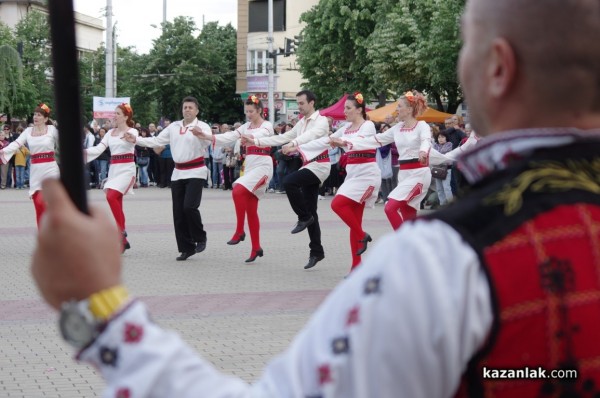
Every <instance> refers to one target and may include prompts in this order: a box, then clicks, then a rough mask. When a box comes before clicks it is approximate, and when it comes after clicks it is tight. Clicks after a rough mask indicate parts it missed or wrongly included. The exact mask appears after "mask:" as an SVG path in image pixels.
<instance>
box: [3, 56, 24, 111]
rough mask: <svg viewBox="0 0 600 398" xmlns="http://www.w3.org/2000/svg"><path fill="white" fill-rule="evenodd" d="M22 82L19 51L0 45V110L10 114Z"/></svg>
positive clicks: (21, 65)
mask: <svg viewBox="0 0 600 398" xmlns="http://www.w3.org/2000/svg"><path fill="white" fill-rule="evenodd" d="M22 83H23V64H22V63H21V58H20V57H19V53H18V52H17V50H15V49H14V48H13V47H11V46H9V45H2V46H0V112H2V113H8V115H9V116H10V115H12V114H13V112H14V108H15V103H16V101H17V99H18V93H19V91H20V90H21V86H22Z"/></svg>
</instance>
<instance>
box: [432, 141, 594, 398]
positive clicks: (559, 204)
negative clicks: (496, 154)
mask: <svg viewBox="0 0 600 398" xmlns="http://www.w3.org/2000/svg"><path fill="white" fill-rule="evenodd" d="M574 146H576V145H574ZM578 147H580V148H579V151H574V154H575V156H574V157H573V158H572V159H571V160H569V161H567V160H566V159H564V153H561V149H557V150H550V151H544V152H545V153H544V154H543V157H537V158H534V159H529V160H526V161H521V162H519V164H518V165H515V167H513V168H512V169H511V170H508V171H505V172H502V173H496V174H495V175H492V176H490V177H488V178H487V179H486V180H485V181H483V182H482V183H480V184H478V186H476V188H477V189H476V190H475V191H474V193H473V194H472V195H468V196H467V197H466V198H465V200H464V201H463V200H462V199H461V201H459V202H458V203H457V205H456V206H453V207H450V208H449V209H448V212H440V213H439V214H434V215H433V216H432V217H433V218H439V219H441V220H443V221H445V222H447V223H449V224H450V225H452V226H453V227H454V228H456V230H457V231H458V232H459V233H461V235H462V236H463V237H464V238H465V240H466V241H467V242H469V243H470V244H471V245H472V246H473V248H474V249H475V250H476V251H477V252H478V253H479V255H480V259H481V263H482V266H483V267H484V269H485V270H486V273H487V275H488V278H489V281H490V286H491V290H492V295H493V297H492V302H493V304H494V307H495V321H494V326H493V329H492V332H491V334H490V336H489V338H488V344H487V345H486V347H484V348H483V349H482V350H481V351H480V352H479V353H478V354H477V355H476V356H475V357H474V358H473V359H472V360H471V362H470V364H469V367H468V370H467V372H465V374H464V377H463V382H462V384H461V386H460V388H459V390H458V392H457V396H470V397H494V398H496V397H511V398H512V397H517V398H521V397H560V398H562V397H598V396H600V194H598V192H600V170H596V169H598V168H600V158H598V157H597V156H598V155H600V150H599V149H600V148H598V146H597V145H594V147H593V148H587V149H586V148H583V147H581V145H579V146H578ZM567 152H569V151H567ZM586 153H587V154H588V155H589V157H588V158H587V159H586V158H585V155H586ZM596 154H598V155H596ZM517 370H519V372H517ZM573 370H574V371H576V372H577V375H576V377H573V374H572V373H571V374H566V372H565V371H573ZM552 371H560V374H562V375H564V376H567V377H565V378H553V377H552V376H556V373H552ZM540 372H541V374H543V375H544V376H545V378H543V377H542V378H537V376H538V375H539V374H540ZM544 372H545V373H544ZM490 376H492V377H494V376H496V377H503V378H494V379H492V378H490ZM512 376H516V378H509V377H512ZM529 376H533V377H534V378H529Z"/></svg>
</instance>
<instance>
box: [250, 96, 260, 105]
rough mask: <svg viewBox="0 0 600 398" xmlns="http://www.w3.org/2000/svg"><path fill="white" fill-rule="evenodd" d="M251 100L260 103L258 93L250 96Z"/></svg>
mask: <svg viewBox="0 0 600 398" xmlns="http://www.w3.org/2000/svg"><path fill="white" fill-rule="evenodd" d="M250 101H252V102H254V103H255V104H256V105H258V97H257V96H256V95H251V96H250Z"/></svg>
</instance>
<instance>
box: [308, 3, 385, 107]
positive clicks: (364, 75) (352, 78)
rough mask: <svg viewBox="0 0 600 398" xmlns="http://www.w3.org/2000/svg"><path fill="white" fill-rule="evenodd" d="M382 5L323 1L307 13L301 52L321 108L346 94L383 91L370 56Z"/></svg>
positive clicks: (309, 86) (310, 87)
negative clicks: (370, 48)
mask: <svg viewBox="0 0 600 398" xmlns="http://www.w3.org/2000/svg"><path fill="white" fill-rule="evenodd" d="M378 8H379V5H378V2H375V1H371V0H321V1H320V2H319V4H318V5H317V6H315V7H313V8H312V9H311V10H309V11H307V12H305V13H303V14H302V15H301V17H300V21H302V22H306V27H305V28H304V29H303V30H302V36H301V37H302V40H301V43H300V45H299V47H298V50H297V56H298V59H297V60H298V64H299V66H300V72H301V73H302V76H303V77H304V78H305V79H307V80H308V83H307V84H306V85H305V86H306V87H307V88H309V89H311V90H312V91H314V92H315V94H316V95H317V98H318V99H319V104H318V106H319V107H322V106H327V105H329V104H331V103H333V102H335V101H336V100H337V99H338V98H339V97H340V96H341V95H342V94H344V93H345V92H354V91H361V92H363V93H370V95H377V94H378V93H380V92H381V91H382V89H383V87H384V86H383V85H381V84H379V83H378V82H377V81H376V79H375V75H374V71H373V68H372V66H371V61H370V59H369V57H368V46H369V40H368V38H369V36H370V35H371V33H372V32H373V30H374V29H375V26H376V17H375V13H376V12H377V10H378Z"/></svg>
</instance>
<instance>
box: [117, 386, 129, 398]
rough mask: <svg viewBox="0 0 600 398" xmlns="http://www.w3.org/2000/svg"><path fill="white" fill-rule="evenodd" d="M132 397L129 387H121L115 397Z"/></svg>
mask: <svg viewBox="0 0 600 398" xmlns="http://www.w3.org/2000/svg"><path fill="white" fill-rule="evenodd" d="M130 397H131V391H130V390H129V388H120V389H118V390H117V394H116V395H115V398H130Z"/></svg>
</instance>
